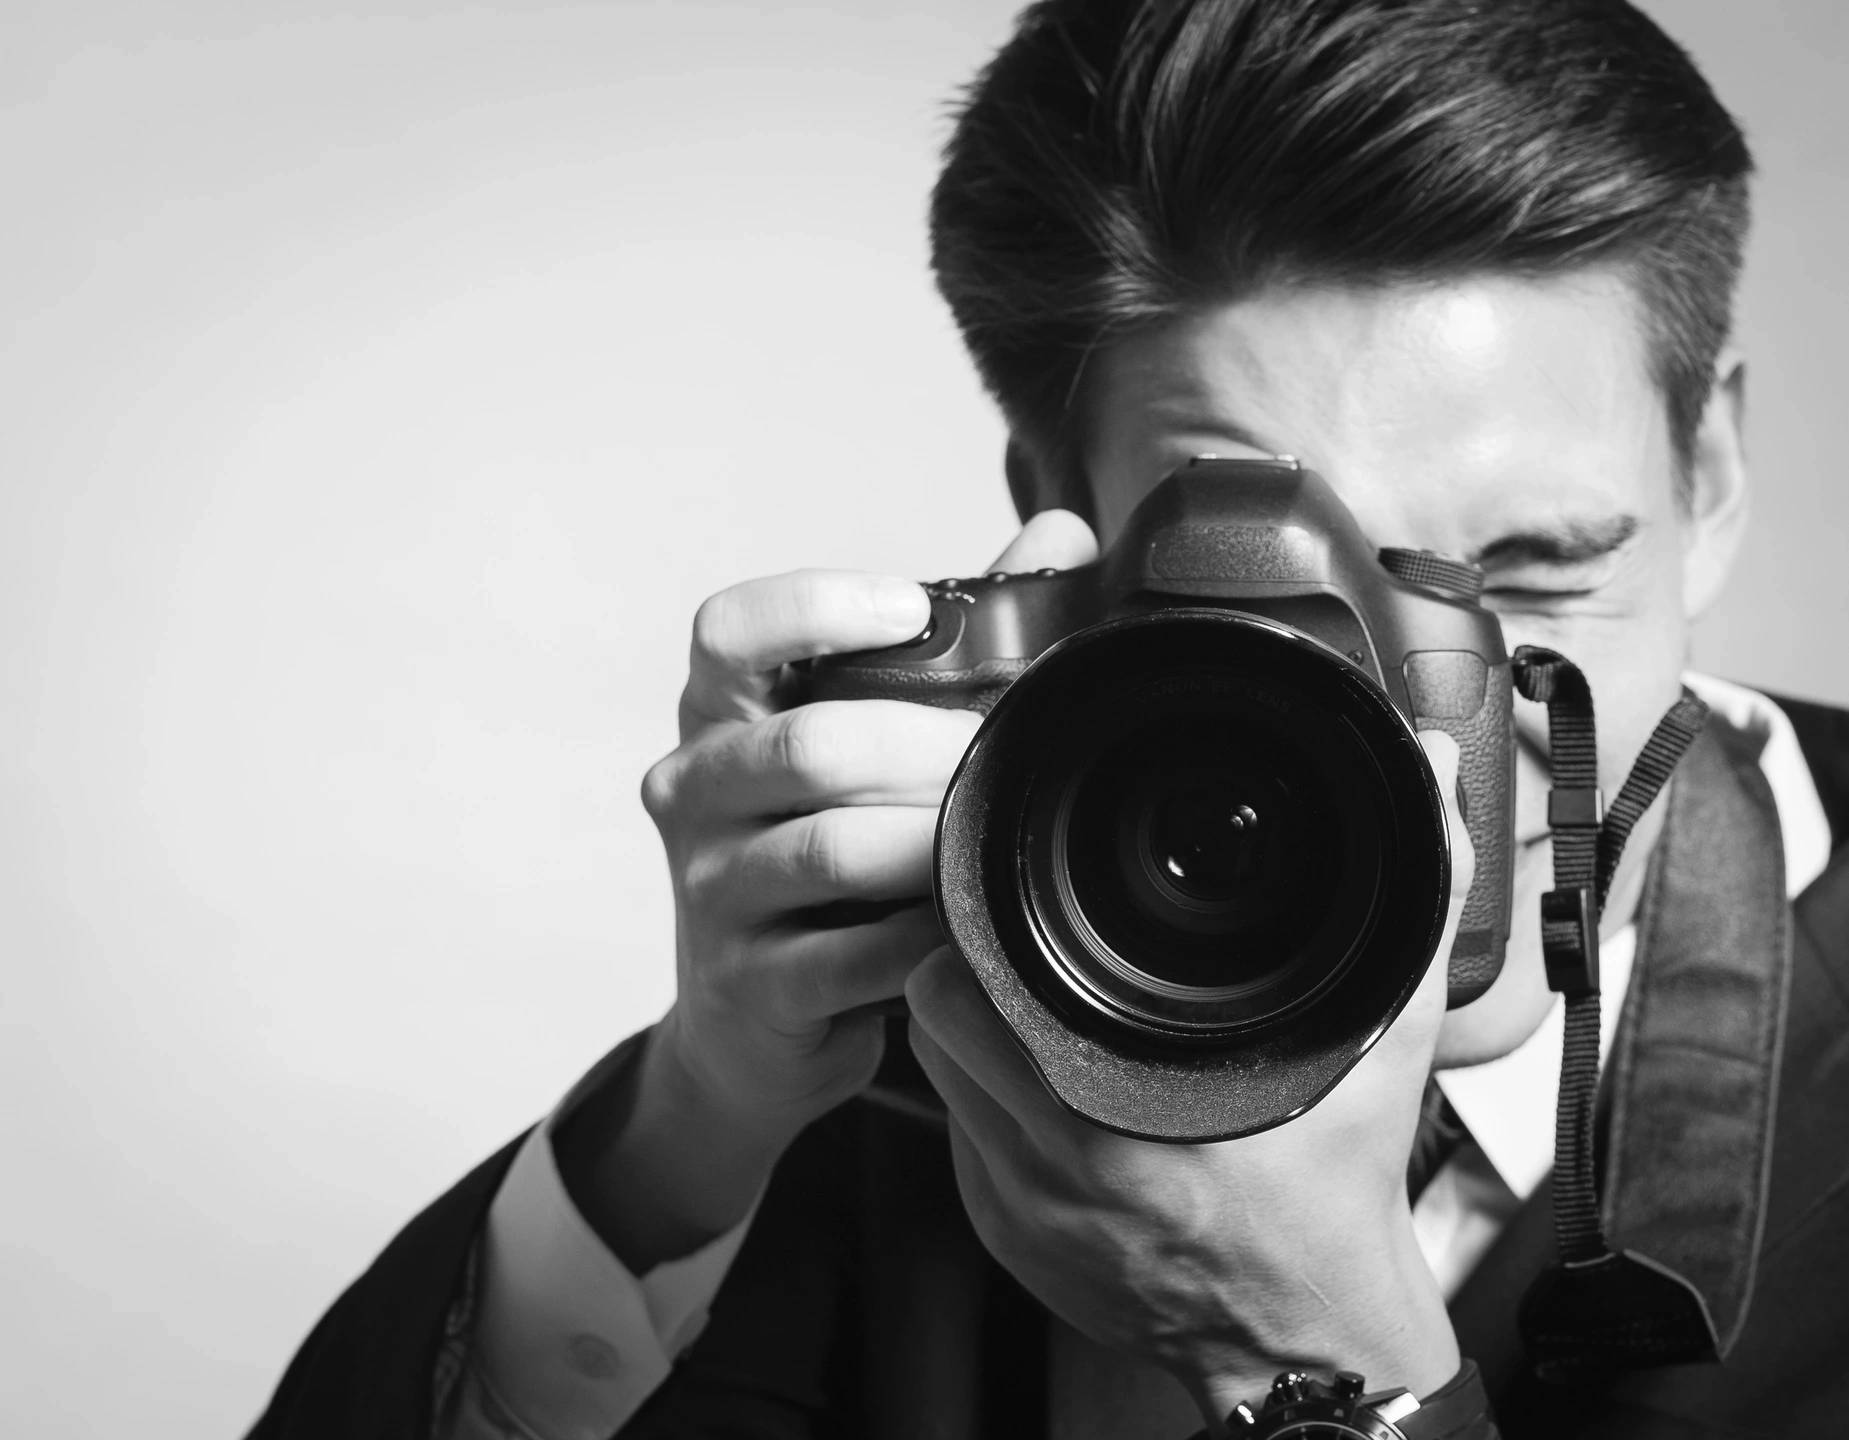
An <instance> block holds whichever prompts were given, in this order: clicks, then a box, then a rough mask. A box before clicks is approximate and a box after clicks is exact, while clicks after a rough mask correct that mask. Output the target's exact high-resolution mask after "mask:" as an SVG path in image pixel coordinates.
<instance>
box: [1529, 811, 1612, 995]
mask: <svg viewBox="0 0 1849 1440" xmlns="http://www.w3.org/2000/svg"><path fill="white" fill-rule="evenodd" d="M1555 793H1556V794H1558V793H1559V792H1558V791H1556V792H1555ZM1595 793H1596V792H1595ZM1541 957H1542V959H1543V960H1545V961H1546V964H1547V988H1548V989H1549V990H1554V991H1558V992H1559V993H1560V994H1562V995H1569V996H1571V995H1596V994H1598V993H1599V904H1598V900H1597V898H1596V893H1595V892H1594V890H1593V888H1592V887H1591V886H1590V885H1580V886H1576V887H1574V888H1572V889H1568V890H1549V891H1548V892H1547V893H1546V894H1545V895H1543V896H1542V897H1541Z"/></svg>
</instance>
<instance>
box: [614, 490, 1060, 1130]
mask: <svg viewBox="0 0 1849 1440" xmlns="http://www.w3.org/2000/svg"><path fill="white" fill-rule="evenodd" d="M1095 553H1096V545H1095V542H1094V541H1093V539H1092V536H1091V532H1090V530H1089V529H1088V528H1087V527H1086V526H1085V525H1084V523H1083V522H1082V521H1080V520H1078V519H1077V517H1075V516H1072V515H1070V514H1068V513H1067V512H1064V511H1056V512H1048V513H1046V514H1043V515H1040V516H1036V517H1035V518H1034V520H1033V521H1032V522H1031V523H1030V524H1029V525H1028V526H1027V527H1026V528H1024V529H1023V530H1022V532H1021V533H1020V535H1019V536H1018V537H1017V538H1016V540H1015V541H1014V543H1013V544H1011V545H1010V546H1009V547H1008V549H1007V550H1006V551H1004V552H1003V554H1002V556H1001V557H1000V558H999V559H998V560H997V561H996V562H995V564H994V565H993V566H992V567H991V568H992V569H1016V570H1019V569H1037V568H1040V567H1041V566H1056V567H1059V568H1068V567H1070V566H1072V565H1076V564H1082V563H1084V562H1086V561H1088V560H1090V559H1092V558H1093V556H1094V555H1095ZM929 617H930V604H929V601H928V600H927V598H926V596H925V593H924V591H923V589H922V588H921V587H920V586H918V585H916V584H913V583H911V582H909V581H903V580H895V579H891V578H889V577H885V576H876V575H866V574H856V573H850V572H843V571H813V570H811V571H798V572H796V573H794V574H790V575H781V576H777V577H774V578H771V579H767V580H753V581H747V582H746V583H744V584H742V585H737V586H734V587H732V588H731V589H729V590H724V591H721V592H720V593H719V594H717V595H715V596H713V597H712V598H711V599H710V600H708V601H707V602H706V603H705V604H704V605H702V606H701V607H700V610H699V613H698V615H697V616H696V617H695V619H694V627H693V645H692V656H691V663H690V666H689V674H688V680H687V688H686V691H685V692H684V694H683V695H682V697H681V706H680V734H681V743H680V745H679V747H678V748H677V749H675V750H674V751H673V753H672V754H670V755H668V756H667V758H665V759H664V760H662V761H661V762H660V763H659V764H657V765H656V766H655V767H654V768H653V769H651V770H650V771H649V773H648V776H647V778H646V779H645V780H644V782H643V786H642V796H643V803H644V805H645V806H646V807H647V809H648V813H649V815H650V816H651V817H652V818H653V819H654V821H655V824H656V827H657V828H658V829H659V830H660V832H661V838H662V843H663V846H664V847H665V848H666V851H667V856H668V867H669V871H670V874H671V876H672V880H673V885H674V898H675V909H676V916H677V922H678V923H677V952H678V954H677V967H678V991H677V996H676V999H675V1003H674V1008H673V1010H672V1011H671V1012H670V1014H669V1016H668V1018H667V1020H666V1021H665V1022H664V1024H663V1027H662V1031H661V1034H660V1037H659V1043H661V1044H664V1045H672V1046H674V1047H676V1048H677V1050H678V1056H679V1059H680V1061H681V1064H682V1065H683V1066H684V1067H685V1068H686V1070H687V1072H688V1074H689V1075H690V1076H691V1077H692V1078H693V1080H694V1081H695V1082H696V1083H698V1084H699V1085H700V1086H701V1087H702V1088H703V1089H704V1090H705V1091H706V1092H707V1093H708V1095H709V1096H710V1097H711V1098H712V1099H713V1100H714V1101H715V1102H716V1103H717V1104H719V1105H720V1106H722V1107H724V1108H725V1109H726V1110H728V1111H730V1112H732V1113H733V1114H735V1115H738V1116H741V1117H748V1118H749V1120H750V1121H751V1122H752V1123H753V1124H754V1126H760V1127H762V1129H763V1130H764V1131H765V1132H766V1133H768V1134H772V1135H775V1134H778V1133H780V1132H782V1133H785V1134H786V1135H787V1136H793V1135H794V1134H795V1133H796V1132H797V1131H798V1130H800V1129H801V1128H802V1127H803V1126H804V1125H806V1124H808V1123H809V1121H811V1120H813V1119H814V1118H816V1117H817V1116H818V1115H820V1114H822V1113H823V1112H825V1111H827V1110H828V1109H830V1108H832V1107H833V1106H835V1105H837V1104H839V1103H840V1102H841V1101H843V1100H845V1099H847V1098H848V1097H849V1096H851V1095H853V1094H855V1093H856V1092H858V1091H859V1090H860V1089H862V1088H863V1087H864V1086H865V1085H866V1084H867V1082H868V1081H869V1080H871V1079H872V1077H873V1072H874V1070H875V1068H876V1067H877V1066H878V1064H879V1060H880V1055H881V1049H882V1045H883V1041H884V1025H883V1023H882V1021H883V1017H882V1014H881V1013H880V1011H879V1009H877V1008H875V1007H880V1006H881V1005H882V1002H888V1001H895V1000H897V999H898V997H899V996H900V995H902V993H903V992H904V988H905V981H906V977H907V976H908V975H909V974H910V973H911V970H912V968H913V966H915V965H916V964H917V963H918V961H919V960H920V959H922V958H923V957H924V956H925V955H926V954H927V953H929V952H930V951H931V950H932V949H933V948H935V947H936V946H937V945H939V944H941V943H942V936H941V934H940V932H939V930H938V926H937V920H936V914H935V910H934V908H933V906H932V905H931V902H930V895H931V863H932V842H933V836H934V834H935V830H936V825H937V812H938V807H939V806H940V805H941V804H942V802H943V798H944V790H945V788H946V786H947V785H948V784H949V782H950V777H951V775H952V774H953V772H954V771H955V769H956V766H957V763H958V762H959V761H960V760H961V759H962V756H963V752H964V751H965V750H966V749H967V748H968V746H969V742H970V740H971V738H972V737H973V736H974V735H975V733H976V729H977V726H978V725H979V724H980V722H981V717H980V716H979V715H977V714H976V713H974V712H972V711H965V710H946V709H939V708H936V707H933V706H927V705H916V704H910V703H906V702H903V701H896V700H845V701H842V700H837V701H824V702H819V703H815V704H809V705H801V706H798V707H796V708H794V709H784V708H781V707H780V700H781V698H782V695H783V693H784V687H783V686H782V684H781V683H780V682H781V681H782V678H783V675H784V670H783V667H784V666H785V665H786V664H788V663H790V662H792V661H796V660H801V659H806V658H809V657H811V656H816V655H830V654H840V653H845V652H849V651H855V650H868V649H874V648H877V647H882V646H887V645H894V644H899V643H901V642H903V641H906V640H909V639H911V638H912V637H913V636H915V635H917V634H918V633H919V632H920V631H922V630H923V629H924V626H925V623H926V621H927V620H928V619H929ZM829 907H850V908H858V909H860V910H861V912H862V914H863V915H864V914H866V912H867V911H868V910H873V911H874V912H875V913H876V914H878V915H879V918H862V919H859V920H857V921H856V920H849V921H847V922H846V923H830V919H831V916H830V909H829ZM879 912H884V913H879ZM833 913H834V915H835V916H839V915H840V913H841V911H840V910H839V909H837V910H835V911H834V912H833Z"/></svg>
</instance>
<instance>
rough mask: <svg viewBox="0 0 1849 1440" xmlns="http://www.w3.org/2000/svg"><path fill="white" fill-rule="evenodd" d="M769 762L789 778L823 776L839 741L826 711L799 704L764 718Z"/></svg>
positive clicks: (816, 779) (813, 781)
mask: <svg viewBox="0 0 1849 1440" xmlns="http://www.w3.org/2000/svg"><path fill="white" fill-rule="evenodd" d="M768 724H769V727H770V735H769V742H770V763H771V764H772V765H774V766H775V767H776V768H777V769H779V770H782V771H783V772H785V773H786V774H788V775H789V776H790V777H791V778H792V779H795V780H798V781H804V782H808V783H810V784H816V783H819V782H821V781H823V780H825V779H826V778H827V772H828V766H829V761H830V759H831V756H832V754H833V752H834V750H835V749H836V747H837V745H838V744H839V738H838V737H837V736H835V734H834V733H833V731H834V727H833V726H831V725H830V724H829V721H828V716H827V713H826V712H825V711H824V710H823V709H822V708H821V707H819V706H815V705H799V706H798V707H797V708H796V709H794V710H786V711H783V712H782V713H781V714H779V715H777V716H775V717H774V718H773V719H772V720H771V721H769V722H768Z"/></svg>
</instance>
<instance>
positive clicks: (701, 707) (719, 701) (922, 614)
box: [681, 570, 931, 738]
mask: <svg viewBox="0 0 1849 1440" xmlns="http://www.w3.org/2000/svg"><path fill="white" fill-rule="evenodd" d="M930 618H931V602H930V601H929V600H928V599H927V598H926V596H925V592H924V587H923V586H921V585H918V584H916V583H914V582H913V581H910V580H902V579H899V578H897V577H895V576H891V575H875V574H871V573H868V572H865V571H859V570H794V571H791V572H790V573H789V574H787V575H772V576H768V577H766V578H764V579H761V580H747V581H745V582H744V583H743V584H740V585H734V586H732V587H730V588H729V589H726V590H721V591H720V592H719V593H718V594H717V595H714V596H712V597H711V598H710V599H708V600H707V601H706V602H705V603H704V604H703V605H701V606H700V608H699V611H698V612H697V613H696V614H695V615H694V617H693V645H692V649H691V654H690V656H689V658H688V666H687V689H686V692H685V694H684V695H683V696H682V698H681V729H682V732H683V738H685V736H686V735H687V733H688V732H689V731H690V730H692V729H698V728H700V727H702V726H703V725H708V724H714V723H717V722H720V721H725V720H758V719H762V718H763V717H764V716H766V715H769V714H771V713H772V712H773V711H775V710H776V709H777V708H778V707H777V705H776V704H775V702H774V698H773V696H774V691H775V688H776V683H777V678H778V673H779V671H780V670H781V668H782V667H783V666H784V665H787V664H789V663H791V662H792V661H796V660H806V659H809V658H810V657H812V656H815V655H838V654H844V653H847V652H849V651H854V650H875V649H879V648H881V647H883V646H887V645H898V644H901V643H903V642H904V641H906V640H910V639H911V638H912V637H913V636H915V635H917V634H918V633H919V632H920V631H922V630H923V629H924V628H925V624H926V622H927V621H929V620H930Z"/></svg>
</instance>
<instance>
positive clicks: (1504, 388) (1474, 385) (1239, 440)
mask: <svg viewBox="0 0 1849 1440" xmlns="http://www.w3.org/2000/svg"><path fill="white" fill-rule="evenodd" d="M1074 418H1075V420H1076V422H1077V432H1076V434H1077V439H1078V447H1079V458H1080V463H1081V464H1082V465H1083V467H1084V470H1085V475H1086V479H1087V481H1088V482H1089V484H1090V487H1091V491H1092V494H1093V496H1094V499H1095V502H1096V507H1097V519H1098V522H1099V529H1100V531H1101V532H1102V534H1101V538H1103V539H1104V540H1105V541H1106V543H1108V542H1109V541H1110V539H1111V538H1112V537H1114V536H1115V534H1116V533H1117V531H1118V530H1119V529H1120V528H1121V526H1122V523H1123V520H1124V518H1125V517H1126V516H1127V515H1128V513H1129V512H1130V510H1131V509H1133V508H1134V507H1135V505H1136V503H1137V501H1138V500H1140V499H1141V498H1142V496H1143V495H1144V494H1146V493H1147V492H1148V490H1149V489H1150V488H1151V487H1152V486H1153V485H1154V484H1155V483H1156V482H1157V481H1158V480H1160V479H1161V478H1162V476H1163V475H1165V474H1166V473H1167V472H1168V471H1169V470H1170V469H1173V468H1174V466H1176V465H1178V464H1180V463H1181V462H1183V461H1184V460H1186V459H1187V458H1188V457H1189V456H1191V455H1195V454H1200V453H1208V452H1212V453H1220V454H1234V455H1236V454H1251V453H1287V454H1291V455H1295V456H1297V457H1298V458H1299V459H1300V460H1302V461H1303V462H1304V463H1305V464H1306V465H1309V466H1310V467H1311V468H1313V469H1316V470H1318V471H1320V472H1321V473H1322V474H1323V475H1324V477H1325V478H1326V479H1328V480H1329V481H1330V482H1331V484H1333V485H1334V486H1335V488H1336V490H1337V492H1338V493H1339V494H1341V495H1342V497H1343V499H1344V500H1345V501H1346V502H1347V503H1348V505H1349V507H1350V508H1351V509H1352V510H1354V511H1355V513H1356V516H1357V518H1358V519H1360V521H1361V523H1362V525H1363V527H1364V528H1365V529H1366V530H1367V531H1368V532H1369V533H1370V534H1371V535H1372V536H1373V537H1374V539H1375V540H1376V541H1377V542H1378V543H1381V544H1417V545H1426V546H1431V547H1434V548H1443V549H1445V550H1448V551H1450V552H1451V553H1454V554H1467V553H1470V552H1472V551H1474V550H1476V549H1478V548H1480V547H1481V546H1482V545H1484V544H1487V543H1488V542H1489V541H1490V540H1493V539H1494V538H1495V537H1496V535H1497V534H1500V533H1506V532H1507V531H1509V530H1510V529H1512V528H1522V527H1533V526H1542V525H1547V524H1552V523H1557V522H1560V521H1562V520H1571V519H1581V518H1588V517H1589V516H1591V515H1594V514H1604V513H1610V512H1611V511H1612V510H1614V509H1617V508H1630V509H1633V510H1654V509H1657V508H1659V507H1658V505H1657V504H1656V503H1655V502H1656V501H1658V500H1662V501H1665V502H1666V501H1667V500H1668V498H1669V496H1670V494H1671V493H1672V490H1673V475H1674V471H1673V464H1672V456H1671V449H1670V446H1669V440H1668V432H1667V422H1666V417H1665V412H1664V408H1663V405H1662V401H1661V397H1660V395H1659V392H1658V391H1657V388H1656V386H1655V385H1654V384H1653V383H1652V381H1651V379H1650V374H1649V367H1648V363H1647V352H1646V348H1645V344H1644V339H1643V331H1642V326H1641V325H1640V323H1639V321H1638V318H1637V312H1636V307H1635V305H1634V303H1633V300H1632V296H1631V292H1630V290H1629V287H1628V286H1626V285H1625V284H1624V282H1623V281H1622V280H1621V279H1619V278H1618V277H1616V276H1612V275H1607V274H1604V273H1599V272H1591V273H1580V274H1575V275H1571V276H1565V277H1550V278H1547V279H1544V280H1530V279H1520V278H1513V277H1506V276H1489V275H1486V276H1472V277H1465V278H1462V279H1458V280H1453V281H1446V282H1443V283H1432V284H1419V285H1411V284H1407V285H1388V286H1374V287H1368V288H1354V287H1333V286H1276V287H1272V288H1269V289H1266V290H1262V291H1260V292H1258V293H1257V294H1255V295H1253V296H1251V297H1249V298H1246V299H1242V300H1238V301H1235V302H1231V303H1227V304H1222V305H1217V306H1209V307H1205V308H1203V309H1201V310H1199V311H1197V312H1195V313H1193V314H1190V315H1188V316H1186V317H1183V318H1181V319H1179V320H1176V321H1173V322H1170V323H1167V324H1165V325H1163V326H1161V327H1159V328H1155V329H1151V330H1149V331H1146V332H1143V333H1141V334H1137V335H1134V336H1131V337H1128V338H1126V339H1124V340H1122V341H1120V342H1119V343H1117V344H1115V345H1112V346H1110V347H1107V348H1106V349H1105V350H1103V351H1102V352H1101V353H1100V354H1098V355H1097V356H1095V357H1094V358H1093V361H1092V363H1091V365H1090V366H1089V368H1088V373H1087V376H1086V379H1085V382H1084V384H1083V386H1082V388H1081V391H1080V395H1079V406H1078V413H1077V415H1076V416H1075V417H1074ZM1658 491H1660V492H1661V494H1660V495H1659V494H1658V493H1657V492H1658Z"/></svg>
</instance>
